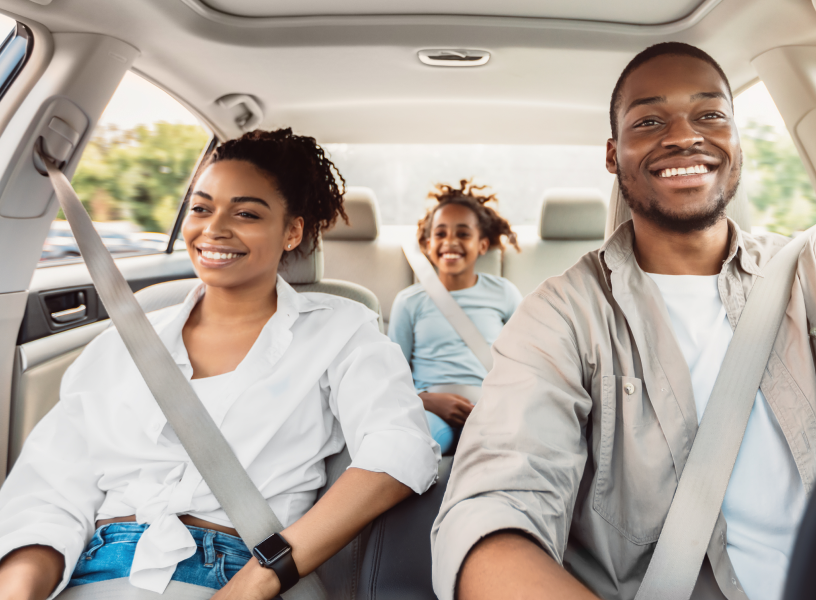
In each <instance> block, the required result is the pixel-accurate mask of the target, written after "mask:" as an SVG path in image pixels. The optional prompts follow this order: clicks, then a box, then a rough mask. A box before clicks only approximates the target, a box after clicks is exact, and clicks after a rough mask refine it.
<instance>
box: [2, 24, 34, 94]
mask: <svg viewBox="0 0 816 600" xmlns="http://www.w3.org/2000/svg"><path fill="white" fill-rule="evenodd" d="M31 43H32V36H31V32H30V31H29V29H28V28H27V27H26V26H25V25H22V24H19V25H18V23H17V21H15V20H14V19H11V18H9V17H7V16H5V15H1V14H0V98H2V96H3V95H4V94H5V93H6V90H7V89H8V88H9V86H10V85H11V83H12V82H13V81H14V78H15V77H17V75H18V73H19V72H20V71H21V70H22V68H23V65H24V64H25V61H26V58H27V57H28V54H29V52H30V51H31Z"/></svg>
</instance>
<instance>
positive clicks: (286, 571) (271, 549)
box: [252, 533, 300, 594]
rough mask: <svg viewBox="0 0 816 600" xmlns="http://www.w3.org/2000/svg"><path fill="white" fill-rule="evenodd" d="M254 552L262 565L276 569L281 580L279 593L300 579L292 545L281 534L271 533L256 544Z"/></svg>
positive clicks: (288, 588)
mask: <svg viewBox="0 0 816 600" xmlns="http://www.w3.org/2000/svg"><path fill="white" fill-rule="evenodd" d="M252 554H254V555H255V558H257V559H258V562H259V563H261V566H262V567H265V568H267V569H272V570H273V571H275V574H276V575H277V576H278V580H279V581H280V592H278V593H279V594H283V593H284V592H286V591H288V590H290V589H291V588H292V587H293V586H294V585H295V584H296V583H297V582H298V581H300V573H298V570H297V565H295V559H293V558H292V546H290V545H289V542H287V541H286V540H285V539H284V538H283V536H282V535H281V534H279V533H275V534H272V535H270V536H269V537H268V538H266V539H265V540H264V541H262V542H261V543H260V544H258V545H257V546H255V548H254V549H253V550H252Z"/></svg>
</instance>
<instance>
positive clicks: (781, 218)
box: [734, 83, 816, 235]
mask: <svg viewBox="0 0 816 600" xmlns="http://www.w3.org/2000/svg"><path fill="white" fill-rule="evenodd" d="M734 115H735V118H736V121H737V126H738V127H739V131H740V138H741V141H742V151H743V155H744V159H743V172H742V183H743V185H744V186H745V187H746V192H747V193H748V198H749V200H750V203H751V223H752V229H753V230H754V231H755V232H763V231H772V232H775V233H781V234H783V235H791V234H793V233H795V232H797V231H804V230H805V229H807V228H808V227H810V226H811V225H814V224H816V194H814V190H813V185H812V184H811V182H810V178H809V177H808V174H807V171H806V170H805V167H804V165H803V164H802V160H801V159H800V158H799V153H798V152H797V151H796V146H795V145H794V143H793V140H792V139H791V136H790V133H788V130H787V128H786V127H785V122H784V121H783V120H782V116H781V115H780V114H779V111H778V110H777V108H776V105H775V104H774V101H773V99H771V95H770V94H769V93H768V90H767V88H766V87H765V84H763V83H757V84H756V85H753V86H752V87H750V88H748V89H747V90H745V91H744V92H742V93H741V94H740V95H739V96H737V97H736V98H735V99H734Z"/></svg>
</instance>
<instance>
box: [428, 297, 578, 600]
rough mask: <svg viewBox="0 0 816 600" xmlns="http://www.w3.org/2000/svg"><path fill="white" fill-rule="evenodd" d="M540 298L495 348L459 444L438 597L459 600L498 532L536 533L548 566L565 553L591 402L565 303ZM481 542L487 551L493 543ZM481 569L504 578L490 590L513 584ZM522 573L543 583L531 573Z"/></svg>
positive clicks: (435, 534) (529, 301) (438, 557)
mask: <svg viewBox="0 0 816 600" xmlns="http://www.w3.org/2000/svg"><path fill="white" fill-rule="evenodd" d="M543 291H545V290H541V289H540V290H539V291H538V292H537V293H533V294H531V295H530V296H528V297H527V298H525V299H524V301H523V302H522V303H521V305H520V306H519V309H518V310H517V311H516V313H515V314H514V315H513V317H512V318H511V319H510V321H509V322H508V324H507V325H506V326H505V327H504V330H503V331H502V332H501V334H500V335H499V337H498V339H497V340H496V342H495V343H494V345H493V360H494V363H493V369H492V370H491V371H490V373H489V374H488V376H487V378H485V381H484V384H483V386H482V398H481V399H480V400H479V403H478V404H477V405H476V407H475V408H474V410H473V412H472V413H471V415H470V417H469V418H468V421H467V423H466V425H465V428H464V431H463V432H462V437H461V439H460V441H459V448H458V450H457V452H456V461H455V463H454V466H453V471H452V473H451V477H450V481H449V482H448V488H447V491H446V493H445V499H444V500H443V502H442V507H441V509H440V512H439V516H438V517H437V519H436V521H435V523H434V527H433V530H432V532H431V546H432V550H433V578H434V591H435V592H436V594H437V595H438V596H439V598H440V599H441V600H453V598H454V597H455V592H456V582H457V578H458V577H459V576H460V575H461V574H462V569H463V565H464V563H465V561H466V557H468V556H469V555H471V552H472V551H473V549H474V548H476V547H477V546H478V545H479V542H480V540H482V539H483V538H488V539H489V536H491V535H492V534H495V533H496V532H500V531H509V530H518V531H522V532H524V534H525V535H528V536H530V538H531V539H534V540H535V543H532V542H531V543H529V548H528V550H530V551H532V552H533V554H532V556H538V559H539V562H541V563H542V564H543V565H547V564H548V563H547V561H546V560H545V559H546V558H547V557H548V556H549V557H553V558H552V561H550V562H553V563H554V564H555V565H558V564H559V563H560V560H561V558H562V557H563V554H564V551H565V548H566V546H567V538H568V536H569V530H570V521H571V519H572V511H573V507H574V506H575V500H576V497H577V494H578V489H579V486H580V482H581V478H582V476H583V473H584V468H585V465H586V456H587V440H586V436H585V434H584V431H585V427H586V424H587V421H588V418H589V414H590V411H591V409H592V398H591V396H590V394H589V392H588V391H587V390H586V389H585V388H584V382H583V366H582V362H581V355H580V352H579V351H578V347H577V342H576V336H575V332H574V331H573V329H572V325H571V321H572V320H571V319H569V315H568V314H567V310H568V309H569V308H570V307H569V305H566V306H565V305H564V303H563V302H561V303H560V304H559V308H558V310H556V309H555V308H554V306H553V301H551V300H550V299H549V298H548V297H546V296H545V295H544V294H543V293H542V292H543ZM558 300H559V299H558V298H556V299H555V301H556V302H558ZM521 542H525V540H524V539H523V538H522V540H521ZM521 542H519V543H521ZM484 543H485V544H487V545H486V546H485V548H487V549H488V550H489V549H490V547H491V545H492V543H493V542H490V544H488V543H487V542H484ZM536 544H537V545H538V546H540V547H541V548H542V550H538V549H537V547H536ZM522 547H525V546H524V544H522ZM479 554H481V550H480V552H479ZM492 555H493V553H492V552H487V554H486V556H487V557H488V558H491V557H492ZM468 560H470V559H468ZM474 560H475V559H474ZM474 564H476V565H477V566H478V565H479V562H478V561H476V562H475V563H474ZM497 564H505V563H504V562H503V560H502V561H500V562H498V563H497ZM507 564H508V565H509V563H507ZM468 568H469V569H470V566H469V567H468ZM558 568H559V569H560V567H558ZM476 570H477V572H478V573H480V577H482V578H484V579H485V580H487V579H491V578H492V577H494V576H498V577H499V579H498V580H496V581H494V584H493V585H490V586H488V584H487V583H486V581H483V582H482V583H483V584H484V586H483V587H484V590H487V589H497V588H498V589H502V588H503V587H504V585H505V584H506V583H507V580H508V578H505V577H502V576H501V572H500V571H494V570H493V567H491V568H488V569H482V568H477V569H476ZM533 570H534V569H533ZM559 574H560V572H559ZM564 575H566V573H564ZM523 576H524V577H525V578H526V577H533V578H534V579H533V581H537V580H536V579H535V573H533V572H532V571H530V572H527V573H524V574H523ZM470 577H471V575H468V576H467V577H466V579H465V583H467V582H468V581H469V580H470ZM520 581H524V580H520ZM579 589H580V588H579ZM478 593H481V592H478ZM504 596H506V594H504V592H501V593H500V594H499V597H504ZM463 597H464V596H463ZM477 597H478V596H477ZM522 597H523V596H522ZM538 597H541V596H540V593H539V594H538Z"/></svg>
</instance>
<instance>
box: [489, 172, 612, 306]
mask: <svg viewBox="0 0 816 600" xmlns="http://www.w3.org/2000/svg"><path fill="white" fill-rule="evenodd" d="M605 223H606V202H605V201H604V198H603V196H602V195H601V193H600V191H598V190H597V189H595V188H587V189H582V188H576V189H552V190H548V191H547V192H546V193H545V195H544V200H543V202H542V205H541V213H540V218H539V224H538V228H537V230H532V231H531V230H525V229H522V228H519V238H520V241H519V245H520V246H521V253H516V252H515V251H513V250H508V251H507V252H505V254H504V259H503V268H502V275H503V276H504V277H506V278H507V279H509V280H510V281H512V282H513V283H514V284H516V286H517V287H518V288H519V290H520V291H521V293H522V295H525V296H526V295H527V294H529V293H530V292H532V291H533V290H534V289H535V288H536V287H538V285H539V284H540V283H541V282H542V281H544V280H545V279H547V278H548V277H552V276H554V275H560V274H561V273H563V272H564V271H566V270H567V269H568V268H569V267H571V266H572V265H574V264H575V262H576V261H577V260H578V259H579V258H580V257H581V256H583V255H584V254H585V253H587V252H589V251H590V250H594V249H596V248H599V247H600V246H601V244H603V239H604V225H605Z"/></svg>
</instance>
